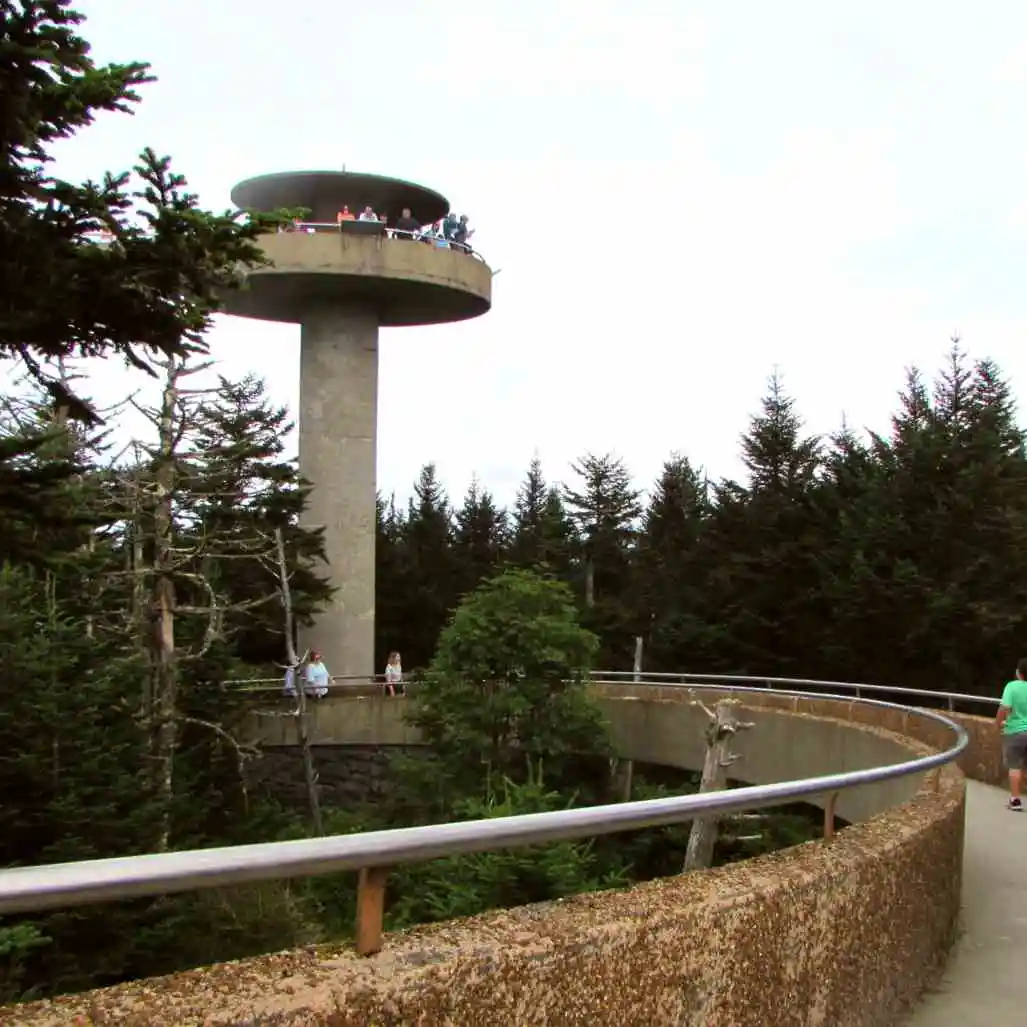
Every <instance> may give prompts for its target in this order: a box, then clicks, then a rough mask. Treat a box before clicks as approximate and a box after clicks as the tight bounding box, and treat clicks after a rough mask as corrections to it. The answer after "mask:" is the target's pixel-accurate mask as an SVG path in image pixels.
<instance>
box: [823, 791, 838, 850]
mask: <svg viewBox="0 0 1027 1027" xmlns="http://www.w3.org/2000/svg"><path fill="white" fill-rule="evenodd" d="M837 805H838V793H837V792H831V794H830V795H829V796H828V797H827V802H825V803H824V839H825V841H830V840H831V839H832V838H833V837H834V811H835V807H836V806H837Z"/></svg>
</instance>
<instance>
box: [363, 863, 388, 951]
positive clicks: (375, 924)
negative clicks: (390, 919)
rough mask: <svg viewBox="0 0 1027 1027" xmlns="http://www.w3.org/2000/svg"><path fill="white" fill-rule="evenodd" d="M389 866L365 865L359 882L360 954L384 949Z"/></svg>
mask: <svg viewBox="0 0 1027 1027" xmlns="http://www.w3.org/2000/svg"><path fill="white" fill-rule="evenodd" d="M388 877H389V869H388V867H364V868H363V870H361V871H360V880H359V883H358V884H357V937H356V950H357V955H358V956H373V955H374V954H375V953H376V952H381V950H382V933H383V924H384V920H385V882H386V881H387V880H388Z"/></svg>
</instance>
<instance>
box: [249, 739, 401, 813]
mask: <svg viewBox="0 0 1027 1027" xmlns="http://www.w3.org/2000/svg"><path fill="white" fill-rule="evenodd" d="M311 748H312V753H313V757H314V765H315V766H316V767H317V775H318V781H319V783H320V786H321V801H322V803H323V804H324V805H325V806H334V807H337V808H339V809H353V808H354V807H356V806H360V805H362V804H364V803H368V802H376V801H377V800H378V799H381V798H383V797H384V796H385V795H387V794H388V793H389V790H390V789H391V788H392V784H393V778H392V775H391V773H390V764H391V761H392V759H393V757H394V756H396V755H397V754H403V753H407V752H411V751H412V750H411V749H410V748H409V747H404V746H397V745H389V746H382V745H315V746H312V747H311ZM246 777H247V783H248V785H249V788H250V789H251V791H254V792H258V791H262V792H265V793H267V794H269V795H273V796H274V797H275V798H276V799H278V801H279V802H281V803H283V804H284V805H286V806H292V807H295V808H296V809H305V808H306V804H307V786H306V781H305V779H304V776H303V755H302V751H301V750H300V749H299V748H298V747H295V746H279V747H276V748H268V749H265V750H263V752H261V754H260V756H259V757H258V758H256V759H254V760H251V761H250V762H249V763H248V764H247V766H246Z"/></svg>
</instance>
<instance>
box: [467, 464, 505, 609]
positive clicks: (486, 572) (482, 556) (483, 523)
mask: <svg viewBox="0 0 1027 1027" xmlns="http://www.w3.org/2000/svg"><path fill="white" fill-rule="evenodd" d="M509 535H510V533H509V525H508V522H507V516H506V511H505V510H502V509H500V508H499V507H497V506H496V502H495V500H494V499H493V498H492V493H490V492H489V491H488V489H483V488H482V487H481V485H480V484H479V483H478V481H477V479H472V481H471V485H470V487H469V488H468V490H467V495H466V496H465V497H464V502H463V505H462V506H461V508H460V509H459V510H457V512H456V526H455V530H454V534H453V545H454V555H455V557H456V560H457V562H458V567H459V574H460V594H461V595H464V594H466V593H467V592H472V591H473V590H474V589H476V588H477V587H478V585H479V584H480V583H481V582H482V581H484V580H485V579H486V578H489V577H492V575H493V574H494V573H495V572H496V569H497V568H498V567H499V564H500V563H501V561H502V560H503V559H504V557H505V556H506V552H507V548H508V546H509Z"/></svg>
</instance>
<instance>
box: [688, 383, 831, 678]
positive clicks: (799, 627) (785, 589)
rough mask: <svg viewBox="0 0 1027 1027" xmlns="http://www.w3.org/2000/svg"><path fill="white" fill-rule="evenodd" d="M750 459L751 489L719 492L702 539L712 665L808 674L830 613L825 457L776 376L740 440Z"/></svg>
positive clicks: (726, 487) (734, 486)
mask: <svg viewBox="0 0 1027 1027" xmlns="http://www.w3.org/2000/svg"><path fill="white" fill-rule="evenodd" d="M742 458H743V462H744V463H745V466H746V469H747V470H748V472H749V480H748V483H747V484H746V485H740V484H738V483H737V482H733V481H725V482H722V483H720V484H719V485H718V486H717V487H716V488H715V490H714V494H715V503H714V512H713V516H712V517H711V518H710V521H709V530H708V531H707V532H706V533H705V537H704V545H703V553H702V563H703V565H704V577H705V579H706V582H707V587H706V595H705V604H704V605H705V609H704V611H703V618H704V621H705V625H706V627H705V630H704V632H703V635H704V637H705V639H706V642H707V644H708V645H709V646H710V650H709V652H708V654H707V661H708V662H707V665H708V666H710V667H711V668H716V669H721V670H732V671H736V672H739V673H744V672H752V673H759V672H760V671H759V670H757V668H769V669H764V670H762V672H763V673H770V674H788V673H793V674H795V676H807V675H808V674H810V673H811V671H810V670H809V667H810V661H811V659H813V660H814V661H815V660H816V658H817V657H816V653H817V640H818V636H819V619H820V616H821V614H822V608H821V607H820V606H819V605H818V604H819V596H818V592H817V590H818V587H819V585H820V573H819V561H820V559H821V551H822V548H823V539H822V537H821V534H820V526H821V519H820V517H819V516H818V513H817V508H816V506H815V497H816V494H817V483H818V479H819V476H820V471H821V467H822V456H821V451H820V442H819V440H818V439H816V438H810V437H807V436H805V435H804V434H803V427H802V421H801V419H800V418H799V416H798V414H797V413H796V412H795V408H794V401H793V400H792V399H791V397H789V396H787V395H786V394H785V392H784V389H783V386H782V383H781V379H780V377H779V376H778V375H777V374H775V375H773V376H772V377H771V379H770V382H769V388H768V393H767V395H766V396H765V397H764V399H763V402H762V410H761V412H760V414H759V415H757V416H755V417H753V419H752V422H751V424H750V428H749V431H748V433H747V434H746V435H745V436H743V438H742Z"/></svg>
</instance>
